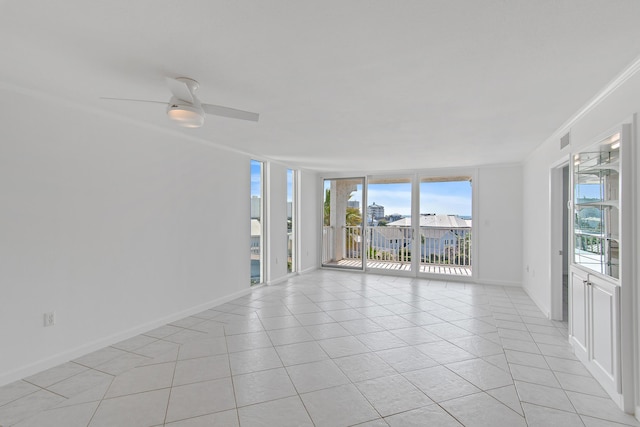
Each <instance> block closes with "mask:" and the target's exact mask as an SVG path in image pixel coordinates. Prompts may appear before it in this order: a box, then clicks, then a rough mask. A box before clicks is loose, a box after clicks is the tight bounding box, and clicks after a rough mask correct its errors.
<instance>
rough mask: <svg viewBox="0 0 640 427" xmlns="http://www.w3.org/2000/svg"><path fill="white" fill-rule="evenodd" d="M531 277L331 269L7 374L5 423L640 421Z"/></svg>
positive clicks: (0, 416)
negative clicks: (509, 283) (574, 343)
mask: <svg viewBox="0 0 640 427" xmlns="http://www.w3.org/2000/svg"><path fill="white" fill-rule="evenodd" d="M566 328H567V325H566V323H562V322H553V321H549V320H547V319H546V318H545V317H544V316H543V315H542V313H541V312H540V311H539V310H538V309H537V307H536V306H535V305H534V304H533V302H532V301H531V299H529V297H528V296H527V295H526V294H525V293H524V292H523V291H522V290H521V289H517V288H505V287H500V286H482V285H475V284H463V283H456V282H445V281H437V280H418V279H408V278H398V277H389V276H379V275H361V274H356V273H349V272H340V271H330V270H320V271H317V272H314V273H310V274H307V275H304V276H299V277H296V278H294V279H291V280H289V281H288V282H286V283H283V284H280V285H275V286H270V287H266V286H265V287H259V288H256V289H253V290H252V292H251V293H250V294H249V295H247V296H245V297H242V298H238V299H236V300H234V301H232V302H230V303H227V304H224V305H221V306H218V307H215V308H214V309H211V310H207V311H204V312H202V313H199V314H196V315H194V316H191V317H187V318H185V319H182V320H179V321H177V322H174V323H172V324H169V325H166V326H163V327H160V328H157V329H155V330H153V331H149V332H147V333H145V334H143V335H140V336H137V337H134V338H131V339H128V340H126V341H123V342H120V343H117V344H114V345H113V346H111V347H107V348H104V349H102V350H99V351H97V352H94V353H92V354H88V355H86V356H83V357H81V358H79V359H77V360H74V361H71V362H68V363H65V364H62V365H60V366H57V367H55V368H52V369H49V370H47V371H45V372H41V373H39V374H36V375H33V376H31V377H29V378H25V379H24V380H21V381H17V382H15V383H12V384H9V385H7V386H4V387H0V426H4V427H8V426H13V425H16V426H20V427H27V426H50V427H56V426H61V427H74V426H83V427H86V426H90V427H96V426H109V427H114V426H117V427H126V426H163V425H164V426H171V427H196V426H225V427H226V426H242V427H246V426H269V427H280V426H316V427H322V426H331V427H334V426H349V425H360V426H371V427H373V426H460V425H464V426H492V427H496V426H507V427H515V426H530V427H534V426H544V427H547V426H563V427H572V426H582V427H595V426H610V427H611V426H621V425H633V426H640V423H638V422H637V421H636V420H635V419H634V418H633V417H632V416H630V415H627V414H624V413H623V412H621V411H620V410H619V409H618V408H617V407H616V405H615V404H614V403H613V402H612V401H611V400H610V399H609V398H608V397H607V395H606V393H605V392H604V391H603V390H602V388H601V387H600V386H599V385H598V383H597V382H596V381H595V380H594V379H593V378H592V377H591V376H590V375H589V372H588V371H587V370H586V369H585V368H584V366H583V365H582V364H581V363H580V362H579V361H577V360H576V358H575V357H574V356H573V354H572V351H571V348H570V347H569V345H568V344H567V329H566Z"/></svg>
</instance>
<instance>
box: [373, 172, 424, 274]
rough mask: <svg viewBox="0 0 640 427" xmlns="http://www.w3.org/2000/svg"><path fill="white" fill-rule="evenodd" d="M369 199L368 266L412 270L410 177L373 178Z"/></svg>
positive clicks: (380, 268)
mask: <svg viewBox="0 0 640 427" xmlns="http://www.w3.org/2000/svg"><path fill="white" fill-rule="evenodd" d="M367 200H370V201H371V203H369V205H368V206H367V213H366V216H367V218H366V222H367V224H366V233H365V234H366V240H365V241H366V255H367V269H376V270H397V271H411V270H412V268H411V251H412V244H413V229H412V227H411V178H397V177H396V178H370V179H369V181H368V183H367Z"/></svg>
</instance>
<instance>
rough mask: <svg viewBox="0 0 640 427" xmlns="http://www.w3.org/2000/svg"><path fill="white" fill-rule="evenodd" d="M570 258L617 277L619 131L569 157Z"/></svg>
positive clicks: (618, 260)
mask: <svg viewBox="0 0 640 427" xmlns="http://www.w3.org/2000/svg"><path fill="white" fill-rule="evenodd" d="M573 166H574V167H573V206H574V222H573V224H574V229H573V230H574V253H573V257H574V258H573V261H574V263H575V264H577V265H581V266H583V267H585V268H587V269H589V270H593V271H595V272H597V273H601V274H604V275H606V276H611V277H613V278H616V279H618V278H619V277H620V270H619V265H620V254H619V252H620V218H619V217H620V209H619V197H620V191H619V189H620V132H617V133H615V134H614V135H612V136H611V137H609V138H607V139H605V140H604V141H602V142H601V143H600V144H598V145H596V146H595V147H593V151H591V150H590V151H585V152H581V153H579V154H575V155H574V159H573Z"/></svg>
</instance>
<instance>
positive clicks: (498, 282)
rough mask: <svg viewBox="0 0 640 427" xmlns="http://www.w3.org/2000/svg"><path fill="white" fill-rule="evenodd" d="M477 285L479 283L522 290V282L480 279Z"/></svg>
mask: <svg viewBox="0 0 640 427" xmlns="http://www.w3.org/2000/svg"><path fill="white" fill-rule="evenodd" d="M475 283H479V284H481V285H496V286H509V287H514V288H522V283H521V282H514V281H512V280H487V279H478V280H476V281H475Z"/></svg>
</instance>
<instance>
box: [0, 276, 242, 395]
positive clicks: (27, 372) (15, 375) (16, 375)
mask: <svg viewBox="0 0 640 427" xmlns="http://www.w3.org/2000/svg"><path fill="white" fill-rule="evenodd" d="M250 292H251V288H247V289H243V290H241V291H238V292H234V293H233V294H230V295H227V296H224V297H221V298H216V299H215V300H212V301H209V302H206V303H203V304H199V305H197V306H194V307H191V308H188V309H186V310H182V311H179V312H176V313H173V314H170V315H168V316H165V317H162V318H160V319H156V320H153V321H150V322H147V323H144V324H142V325H139V326H136V327H134V328H131V329H128V330H126V331H123V332H119V333H116V334H113V335H109V336H107V337H104V338H100V339H98V340H95V341H92V342H89V343H86V344H83V345H80V346H78V347H76V348H73V349H71V350H68V351H64V352H62V353H58V354H56V355H53V356H51V357H48V358H46V359H42V360H39V361H37V362H34V363H31V364H29V365H27V366H23V367H21V368H18V369H15V370H13V371H10V372H6V373H3V374H1V375H0V386H2V385H5V384H9V383H12V382H14V381H18V380H20V379H22V378H26V377H29V376H31V375H34V374H37V373H38V372H42V371H45V370H47V369H50V368H53V367H54V366H58V365H60V364H62V363H66V362H68V361H70V360H74V359H77V358H79V357H81V356H84V355H85V354H89V353H92V352H94V351H96V350H100V349H101V348H104V347H108V346H110V345H112V344H115V343H118V342H120V341H124V340H126V339H129V338H132V337H135V336H136V335H140V334H142V333H145V332H148V331H150V330H152V329H155V328H159V327H160V326H164V325H166V324H167V323H171V322H174V321H176V320H180V319H183V318H185V317H188V316H191V315H194V314H197V313H200V312H202V311H204V310H208V309H210V308H214V307H216V306H218V305H221V304H224V303H226V302H229V301H232V300H234V299H236V298H239V297H242V296H244V295H247V294H249V293H250Z"/></svg>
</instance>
